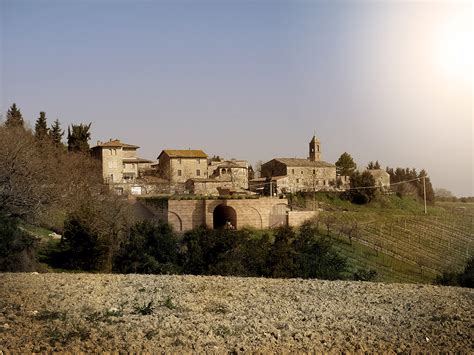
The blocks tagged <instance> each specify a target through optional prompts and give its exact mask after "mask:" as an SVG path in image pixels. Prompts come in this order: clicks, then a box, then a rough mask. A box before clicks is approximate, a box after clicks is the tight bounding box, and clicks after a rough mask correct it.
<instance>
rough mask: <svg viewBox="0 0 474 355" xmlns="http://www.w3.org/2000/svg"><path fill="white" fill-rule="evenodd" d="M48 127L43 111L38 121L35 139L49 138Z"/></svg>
mask: <svg viewBox="0 0 474 355" xmlns="http://www.w3.org/2000/svg"><path fill="white" fill-rule="evenodd" d="M48 131H49V130H48V126H47V124H46V113H45V112H43V111H41V112H40V116H39V117H38V118H37V119H36V124H35V137H36V138H37V139H44V138H46V137H47V136H48Z"/></svg>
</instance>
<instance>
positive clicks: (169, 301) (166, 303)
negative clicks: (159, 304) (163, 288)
mask: <svg viewBox="0 0 474 355" xmlns="http://www.w3.org/2000/svg"><path fill="white" fill-rule="evenodd" d="M163 307H166V308H168V309H176V305H175V304H174V302H173V298H172V297H171V296H166V298H165V300H164V301H163Z"/></svg>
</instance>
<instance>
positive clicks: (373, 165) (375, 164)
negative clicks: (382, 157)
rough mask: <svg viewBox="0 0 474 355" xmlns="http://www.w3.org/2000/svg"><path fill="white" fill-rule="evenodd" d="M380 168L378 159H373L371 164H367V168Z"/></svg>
mask: <svg viewBox="0 0 474 355" xmlns="http://www.w3.org/2000/svg"><path fill="white" fill-rule="evenodd" d="M378 169H380V164H379V161H378V160H377V161H376V162H375V163H374V162H373V161H371V162H370V163H369V165H367V170H378Z"/></svg>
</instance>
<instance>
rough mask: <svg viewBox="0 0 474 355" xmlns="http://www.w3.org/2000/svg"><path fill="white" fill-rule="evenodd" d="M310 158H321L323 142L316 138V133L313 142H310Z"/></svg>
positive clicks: (312, 159) (313, 159)
mask: <svg viewBox="0 0 474 355" xmlns="http://www.w3.org/2000/svg"><path fill="white" fill-rule="evenodd" d="M309 160H311V161H320V160H321V142H320V141H319V139H317V138H316V135H314V136H313V139H311V142H309Z"/></svg>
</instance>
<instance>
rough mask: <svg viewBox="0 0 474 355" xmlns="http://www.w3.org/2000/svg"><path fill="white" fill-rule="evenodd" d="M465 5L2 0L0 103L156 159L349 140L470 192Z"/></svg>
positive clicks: (330, 155)
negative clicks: (172, 152)
mask: <svg viewBox="0 0 474 355" xmlns="http://www.w3.org/2000/svg"><path fill="white" fill-rule="evenodd" d="M473 43H474V38H473V5H472V3H471V2H467V1H464V2H457V1H417V2H414V1H413V2H410V1H391V0H387V1H383V0H380V1H357V0H353V1H296V0H295V1H290V0H288V1H278V0H277V1H269V0H260V1H259V0H255V1H247V0H243V1H237V0H235V1H233V0H223V1H200V0H194V1H191V0H189V1H185V0H176V1H164V0H163V1H144V0H135V1H132V0H128V1H126V0H116V1H113V0H96V1H92V0H63V1H56V0H55V1H53V0H34V1H33V0H15V1H12V0H0V68H1V70H0V112H1V113H2V114H3V116H4V115H5V112H6V111H7V109H8V107H9V106H10V105H11V104H12V103H13V102H15V103H16V104H17V105H18V106H19V107H20V109H21V112H22V114H23V116H24V118H25V119H26V120H28V121H29V122H30V124H31V125H34V121H35V120H36V118H37V117H38V116H39V112H40V111H45V112H46V115H47V117H48V120H49V122H52V121H53V120H55V119H56V118H58V119H59V120H60V122H61V124H62V126H63V128H66V127H67V126H68V125H70V124H72V123H89V122H92V127H91V130H92V140H91V145H95V144H96V141H97V140H102V141H104V140H108V139H110V138H119V139H121V140H122V141H123V142H126V143H129V144H136V145H139V146H140V147H141V148H140V150H139V155H140V156H141V157H143V158H150V159H156V157H157V156H158V155H159V153H160V152H161V150H163V149H167V148H170V149H188V148H191V149H203V150H204V151H205V152H206V153H207V154H208V155H210V156H212V155H214V154H215V155H219V156H223V157H226V158H237V159H247V160H249V162H251V163H255V162H256V161H258V160H262V161H268V160H270V159H272V158H275V157H301V158H306V157H307V156H308V143H309V141H310V139H311V138H312V136H313V134H314V133H316V136H317V137H318V138H319V139H320V141H321V146H322V153H323V159H324V160H325V161H328V162H331V163H334V162H336V160H337V159H338V157H339V156H340V155H341V154H342V153H344V152H348V153H350V154H351V155H352V157H353V158H354V160H355V161H356V163H357V164H358V166H359V167H360V168H363V167H365V166H366V165H367V163H368V162H369V161H375V160H378V161H379V162H380V163H381V164H382V166H383V167H385V166H390V167H410V168H416V169H417V170H421V169H425V170H427V172H428V174H429V176H430V178H431V181H432V183H433V185H434V187H435V188H441V187H442V188H446V189H448V190H450V191H452V192H453V193H454V194H455V195H457V196H468V195H471V196H472V195H474V187H473V180H474V162H473V135H474V131H473V106H472V103H473V91H472V85H473V71H472V62H473V60H474V58H473Z"/></svg>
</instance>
